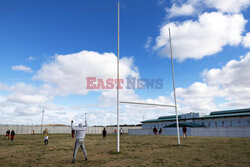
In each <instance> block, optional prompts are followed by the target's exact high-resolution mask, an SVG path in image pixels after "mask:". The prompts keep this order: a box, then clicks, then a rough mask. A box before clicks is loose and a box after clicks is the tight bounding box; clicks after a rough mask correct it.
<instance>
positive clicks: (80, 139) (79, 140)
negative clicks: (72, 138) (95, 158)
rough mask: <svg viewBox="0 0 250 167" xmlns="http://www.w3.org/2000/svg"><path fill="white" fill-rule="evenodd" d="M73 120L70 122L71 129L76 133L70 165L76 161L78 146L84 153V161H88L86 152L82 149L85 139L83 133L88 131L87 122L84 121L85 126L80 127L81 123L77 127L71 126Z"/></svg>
mask: <svg viewBox="0 0 250 167" xmlns="http://www.w3.org/2000/svg"><path fill="white" fill-rule="evenodd" d="M73 122H74V121H73V120H72V121H71V129H72V130H73V131H75V133H76V142H75V149H74V153H73V160H72V163H74V162H75V159H76V154H77V150H78V148H79V146H80V148H81V149H82V151H83V153H84V157H85V161H87V160H88V157H87V152H86V149H85V147H84V138H85V133H86V131H87V129H88V126H87V121H85V126H83V125H82V123H79V125H78V126H73Z"/></svg>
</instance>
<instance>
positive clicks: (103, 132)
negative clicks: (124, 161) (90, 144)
mask: <svg viewBox="0 0 250 167" xmlns="http://www.w3.org/2000/svg"><path fill="white" fill-rule="evenodd" d="M106 136H107V131H106V129H105V128H104V129H103V131H102V137H103V139H105V137H106Z"/></svg>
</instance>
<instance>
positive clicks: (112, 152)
mask: <svg viewBox="0 0 250 167" xmlns="http://www.w3.org/2000/svg"><path fill="white" fill-rule="evenodd" d="M109 154H117V155H118V154H122V152H117V151H109Z"/></svg>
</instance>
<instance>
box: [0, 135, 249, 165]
mask: <svg viewBox="0 0 250 167" xmlns="http://www.w3.org/2000/svg"><path fill="white" fill-rule="evenodd" d="M2 138H3V136H1V140H0V166H1V167H2V166H237V167H238V166H244V167H245V166H250V138H217V137H189V138H188V140H186V141H184V140H181V141H182V145H181V146H177V145H176V137H174V136H157V137H154V136H129V135H123V136H121V153H120V154H116V152H115V151H116V136H115V135H109V136H107V138H106V139H105V140H103V139H102V137H101V136H100V135H87V136H86V139H85V145H86V149H87V153H88V161H87V162H85V161H84V156H83V153H82V151H81V150H80V149H79V150H78V155H77V159H76V162H75V164H71V160H72V154H73V147H74V140H73V139H72V138H71V136H70V135H69V134H68V135H65V134H64V135H59V134H50V135H49V145H47V146H45V145H43V140H42V139H43V137H42V136H41V135H35V136H32V135H16V138H15V143H11V142H10V141H8V140H3V139H2Z"/></svg>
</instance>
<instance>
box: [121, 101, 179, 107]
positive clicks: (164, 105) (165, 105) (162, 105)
mask: <svg viewBox="0 0 250 167" xmlns="http://www.w3.org/2000/svg"><path fill="white" fill-rule="evenodd" d="M120 103H126V104H139V105H149V106H161V107H175V105H167V104H153V103H139V102H129V101H120Z"/></svg>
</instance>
